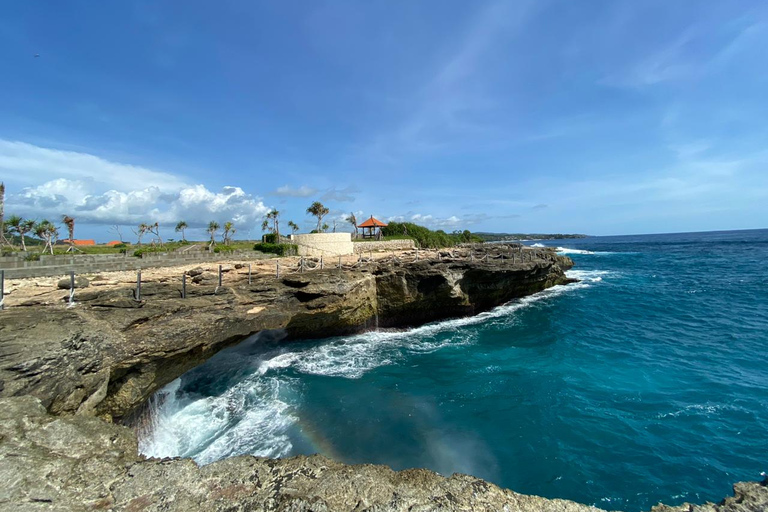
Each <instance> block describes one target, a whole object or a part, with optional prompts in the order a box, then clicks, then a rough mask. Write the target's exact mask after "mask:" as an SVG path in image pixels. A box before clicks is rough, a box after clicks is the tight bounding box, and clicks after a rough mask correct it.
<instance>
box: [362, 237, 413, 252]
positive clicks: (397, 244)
mask: <svg viewBox="0 0 768 512" xmlns="http://www.w3.org/2000/svg"><path fill="white" fill-rule="evenodd" d="M354 245H355V254H361V253H367V252H369V251H372V252H377V251H407V250H409V249H414V248H415V247H416V245H415V244H414V242H413V240H380V241H375V242H355V243H354Z"/></svg>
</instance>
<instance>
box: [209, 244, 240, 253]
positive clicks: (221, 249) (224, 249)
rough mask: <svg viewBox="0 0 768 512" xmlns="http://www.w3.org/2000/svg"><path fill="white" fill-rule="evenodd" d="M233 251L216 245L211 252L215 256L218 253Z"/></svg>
mask: <svg viewBox="0 0 768 512" xmlns="http://www.w3.org/2000/svg"><path fill="white" fill-rule="evenodd" d="M234 251H235V248H234V247H230V246H228V245H217V246H216V247H214V248H213V252H215V253H216V254H218V253H220V252H234Z"/></svg>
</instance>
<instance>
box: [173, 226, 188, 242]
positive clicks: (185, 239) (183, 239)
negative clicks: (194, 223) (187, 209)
mask: <svg viewBox="0 0 768 512" xmlns="http://www.w3.org/2000/svg"><path fill="white" fill-rule="evenodd" d="M188 227H189V226H187V223H186V222H184V221H183V220H181V221H179V223H178V224H176V232H177V233H178V232H179V231H181V241H182V242H184V243H186V242H187V236H186V235H185V233H184V230H185V229H187V228H188Z"/></svg>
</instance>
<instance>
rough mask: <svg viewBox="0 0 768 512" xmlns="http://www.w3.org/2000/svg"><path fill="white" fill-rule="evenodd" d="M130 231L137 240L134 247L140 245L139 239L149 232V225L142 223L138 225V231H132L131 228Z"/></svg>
mask: <svg viewBox="0 0 768 512" xmlns="http://www.w3.org/2000/svg"><path fill="white" fill-rule="evenodd" d="M131 231H133V234H134V235H136V237H137V238H138V240H137V241H136V245H141V237H143V236H144V235H145V234H146V232H147V231H149V224H146V223H144V222H142V223H141V224H139V230H138V231H134V230H133V228H131Z"/></svg>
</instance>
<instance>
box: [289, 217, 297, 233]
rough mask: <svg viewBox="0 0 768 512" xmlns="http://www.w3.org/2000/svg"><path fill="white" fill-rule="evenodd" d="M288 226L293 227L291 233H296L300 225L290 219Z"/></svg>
mask: <svg viewBox="0 0 768 512" xmlns="http://www.w3.org/2000/svg"><path fill="white" fill-rule="evenodd" d="M288 227H289V228H291V234H292V235H293V234H295V233H296V232H297V231H298V230H299V225H298V224H296V223H295V222H293V221H292V220H289V221H288Z"/></svg>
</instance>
